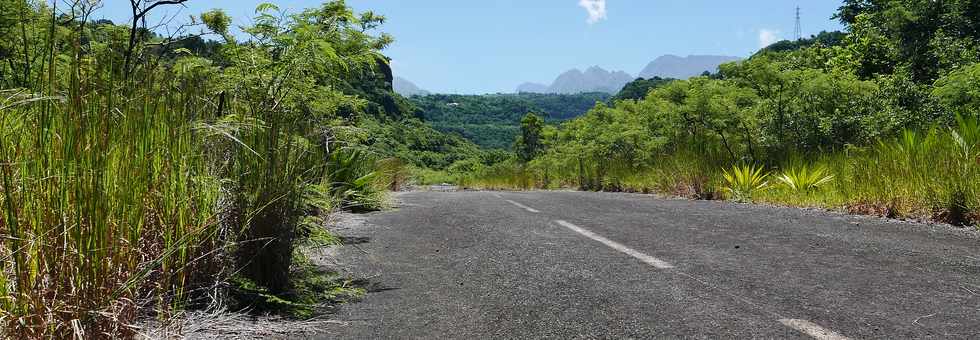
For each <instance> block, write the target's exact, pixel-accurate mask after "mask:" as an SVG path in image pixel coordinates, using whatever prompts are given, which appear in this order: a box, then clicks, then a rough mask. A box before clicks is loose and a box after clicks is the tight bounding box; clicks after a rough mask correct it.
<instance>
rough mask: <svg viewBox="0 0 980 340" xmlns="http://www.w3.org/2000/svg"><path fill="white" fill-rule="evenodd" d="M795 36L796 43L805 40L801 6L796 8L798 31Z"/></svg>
mask: <svg viewBox="0 0 980 340" xmlns="http://www.w3.org/2000/svg"><path fill="white" fill-rule="evenodd" d="M793 34H795V35H796V41H800V40H803V25H802V24H801V23H800V6H796V31H794V32H793Z"/></svg>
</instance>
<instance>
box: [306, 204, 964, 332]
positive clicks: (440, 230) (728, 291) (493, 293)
mask: <svg viewBox="0 0 980 340" xmlns="http://www.w3.org/2000/svg"><path fill="white" fill-rule="evenodd" d="M398 199H399V200H400V201H401V202H402V203H401V205H400V208H399V209H398V210H395V211H390V212H383V213H376V214H371V215H367V216H365V217H363V218H364V223H361V224H357V225H356V226H353V227H350V228H347V229H344V230H341V233H342V234H344V236H347V237H349V238H350V239H351V240H357V241H358V242H352V243H360V244H356V245H352V246H349V247H345V248H347V250H345V254H346V255H344V256H345V257H346V259H345V260H343V261H348V262H346V263H345V264H348V265H351V266H353V267H354V268H358V269H357V270H358V271H359V275H367V276H371V277H372V280H373V281H374V282H376V283H377V284H378V286H377V287H376V288H379V289H375V291H374V292H372V293H369V294H368V295H367V296H366V297H365V298H364V299H363V301H361V302H359V303H354V304H350V305H347V306H344V307H342V308H341V310H340V312H338V313H337V314H336V315H333V316H331V318H332V319H335V320H337V321H338V322H340V324H338V325H336V327H331V328H330V329H327V330H325V332H324V335H323V337H324V338H325V339H327V338H329V339H334V338H342V339H659V338H703V339H721V338H739V339H751V338H763V339H772V338H800V339H906V338H935V339H947V338H962V339H978V338H980V237H978V233H977V232H976V231H971V230H966V229H956V228H953V227H949V226H941V225H924V224H914V223H904V222H897V221H887V220H882V219H876V218H869V217H856V216H843V215H837V214H833V213H827V212H815V211H805V210H800V209H789V208H774V207H765V206H752V205H736V204H732V203H726V202H695V201H686V200H664V199H656V198H653V197H651V196H642V195H631V194H606V193H583V192H527V193H504V192H498V193H495V192H454V193H431V192H430V193H425V192H417V193H407V194H402V195H400V196H398Z"/></svg>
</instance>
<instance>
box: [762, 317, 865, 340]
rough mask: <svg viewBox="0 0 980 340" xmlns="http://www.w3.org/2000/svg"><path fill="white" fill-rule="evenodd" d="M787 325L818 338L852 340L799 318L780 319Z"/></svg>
mask: <svg viewBox="0 0 980 340" xmlns="http://www.w3.org/2000/svg"><path fill="white" fill-rule="evenodd" d="M779 322H781V323H782V324H783V325H786V327H789V328H792V329H795V330H798V331H800V332H802V333H803V334H806V335H809V336H811V337H813V338H814V339H817V340H850V339H848V338H847V337H846V336H843V335H840V334H837V333H835V332H834V331H831V330H829V329H826V328H823V327H820V325H817V324H815V323H812V322H810V321H806V320H799V319H782V320H779Z"/></svg>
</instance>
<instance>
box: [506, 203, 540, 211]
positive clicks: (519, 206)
mask: <svg viewBox="0 0 980 340" xmlns="http://www.w3.org/2000/svg"><path fill="white" fill-rule="evenodd" d="M505 201H507V203H510V204H513V205H515V206H517V207H518V208H521V209H524V210H527V211H529V212H532V213H535V214H537V213H540V212H541V211H538V210H537V209H534V208H531V207H529V206H526V205H523V204H520V203H517V202H514V201H511V200H505Z"/></svg>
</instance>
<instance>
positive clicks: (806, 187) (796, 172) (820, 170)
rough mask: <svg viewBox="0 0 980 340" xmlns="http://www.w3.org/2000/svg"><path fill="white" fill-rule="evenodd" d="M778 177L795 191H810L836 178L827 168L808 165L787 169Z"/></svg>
mask: <svg viewBox="0 0 980 340" xmlns="http://www.w3.org/2000/svg"><path fill="white" fill-rule="evenodd" d="M777 179H778V180H779V181H780V182H782V183H783V185H785V186H786V187H787V188H789V189H790V190H793V191H795V192H802V193H809V192H811V191H813V190H816V189H817V188H819V187H821V186H823V185H825V184H828V183H830V182H831V181H833V180H834V175H831V174H830V173H829V171H827V168H824V167H822V166H817V167H814V168H810V167H808V166H806V165H803V166H800V167H797V168H794V169H786V170H784V171H783V173H782V174H780V175H779V176H778V177H777Z"/></svg>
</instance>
